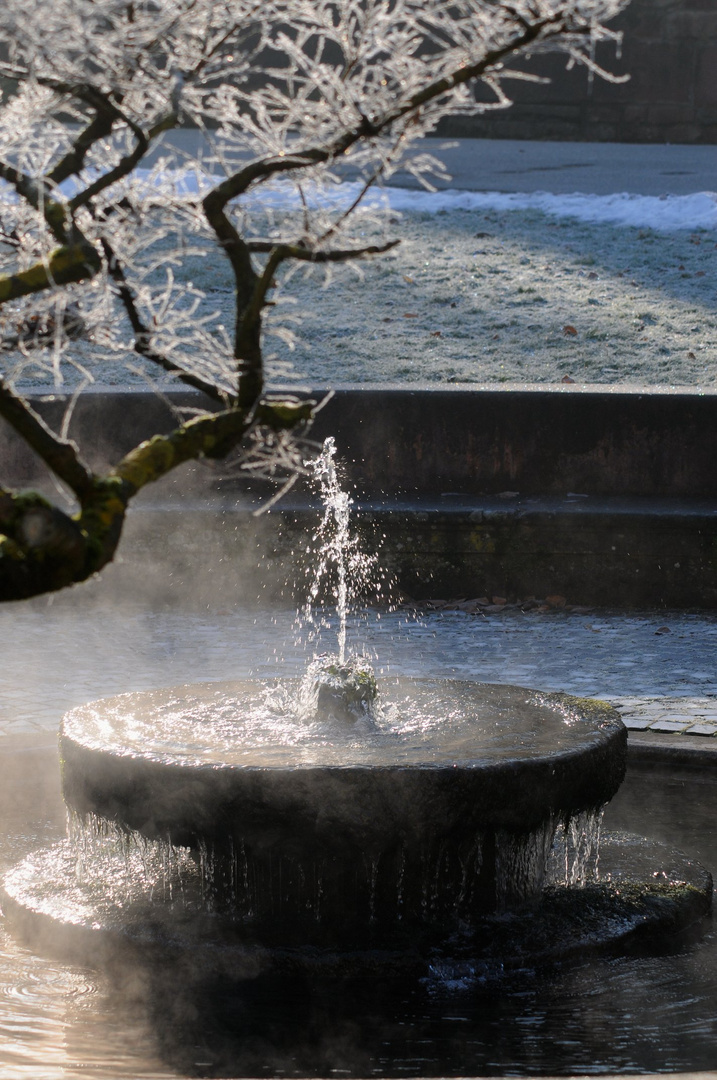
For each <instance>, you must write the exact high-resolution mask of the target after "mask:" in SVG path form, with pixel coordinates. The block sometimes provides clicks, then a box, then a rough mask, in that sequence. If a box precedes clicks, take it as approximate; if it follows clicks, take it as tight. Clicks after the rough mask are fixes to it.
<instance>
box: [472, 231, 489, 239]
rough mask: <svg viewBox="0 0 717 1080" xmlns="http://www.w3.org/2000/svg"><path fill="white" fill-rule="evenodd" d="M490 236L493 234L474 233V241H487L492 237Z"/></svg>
mask: <svg viewBox="0 0 717 1080" xmlns="http://www.w3.org/2000/svg"><path fill="white" fill-rule="evenodd" d="M492 235H493V234H492V233H489V232H477V233H475V239H476V240H487V239H489V238H490V237H492Z"/></svg>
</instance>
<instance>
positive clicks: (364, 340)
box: [0, 210, 717, 387]
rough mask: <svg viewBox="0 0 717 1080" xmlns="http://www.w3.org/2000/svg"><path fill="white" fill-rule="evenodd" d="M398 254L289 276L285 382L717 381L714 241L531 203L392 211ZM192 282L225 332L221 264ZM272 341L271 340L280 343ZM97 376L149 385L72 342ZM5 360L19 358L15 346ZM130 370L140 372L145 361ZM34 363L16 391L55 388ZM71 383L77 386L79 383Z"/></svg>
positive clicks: (279, 377)
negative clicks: (293, 334)
mask: <svg viewBox="0 0 717 1080" xmlns="http://www.w3.org/2000/svg"><path fill="white" fill-rule="evenodd" d="M391 230H392V233H393V235H396V236H400V237H401V238H402V243H401V245H400V246H399V247H398V248H397V249H396V251H395V253H393V254H391V255H389V256H384V257H382V258H380V259H376V260H375V261H373V262H371V263H370V264H367V265H365V266H364V277H363V280H357V277H356V275H355V273H353V272H352V271H351V270H348V269H347V268H346V267H342V268H340V271H339V272H337V273H336V275H335V277H334V280H333V281H332V283H331V284H330V285H329V287H328V288H323V287H322V285H321V277H320V276H318V277H314V278H313V279H311V280H308V281H307V280H304V279H302V278H301V277H300V276H299V275H297V276H295V277H294V278H293V279H292V282H291V285H290V287H289V288H287V290H286V294H287V295H291V296H293V297H295V298H296V305H295V306H292V307H289V306H288V305H281V306H280V307H279V308H277V311H280V312H281V311H284V312H286V313H289V314H293V313H296V314H301V316H302V323H301V326H300V327H299V328H298V332H299V340H298V342H297V345H296V348H295V349H294V350H293V352H290V351H289V349H288V348H287V346H286V345H284V344H283V343H280V344H279V351H278V360H279V361H280V362H279V364H277V365H275V366H274V368H273V378H274V381H276V382H281V383H284V384H285V383H286V381H287V370H286V367H285V364H286V362H287V361H289V362H291V365H292V370H291V372H290V374H289V376H288V377H289V378H293V379H297V380H300V381H301V382H302V383H308V384H312V385H314V386H321V385H326V384H327V383H332V384H335V383H337V382H338V383H364V382H379V383H380V382H388V383H442V382H450V383H456V382H465V383H473V384H476V383H477V384H495V383H511V382H520V383H525V382H528V383H558V382H561V381H568V380H573V381H575V382H577V383H602V384H606V383H607V384H640V385H642V384H649V385H663V386H665V385H666V386H670V385H673V386H692V387H697V386H703V387H711V386H714V385H715V383H717V365H715V359H716V355H717V354H716V350H717V305H716V301H717V267H716V266H715V261H716V255H717V252H716V250H715V249H717V233H715V232H713V231H707V230H701V231H699V232H694V233H690V232H687V231H681V232H672V233H665V232H658V231H653V230H651V229H638V228H635V227H624V226H619V227H618V226H614V225H608V224H586V223H584V222H581V221H578V220H575V219H570V218H558V219H556V218H553V217H550V216H548V215H546V214H545V213H542V212H540V211H536V210H513V211H480V212H479V211H472V210H448V211H439V212H437V213H425V212H407V213H404V214H401V215H398V214H394V216H393V218H392V221H391ZM190 273H191V277H192V280H193V281H194V282H195V283H196V284H197V285H199V286H200V287H201V288H203V289H206V290H208V292H209V297H210V300H211V301H212V303H214V304H217V305H218V306H219V307H220V308H221V309H222V312H223V316H224V317H225V318H226V319H227V324H228V325H229V324H230V311H231V290H230V281H229V279H228V276H227V274H226V272H225V269H224V267H223V266H222V265H218V263H217V260H216V258H215V257H213V256H212V257H209V258H205V259H197V260H195V261H194V262H193V264H192V265H191V267H190ZM272 347H273V348H275V347H276V346H275V344H272ZM73 348H75V349H76V351H77V355H78V357H79V358H80V359H81V360H82V361H83V363H85V364H87V365H88V367H89V368H90V369H91V370H92V373H93V375H94V377H95V378H96V380H97V382H99V383H104V384H119V383H128V382H137V381H141V379H142V376H141V375H139V374H137V373H134V374H128V373H127V370H126V368H125V367H124V366H123V365H122V364H121V363H119V362H114V363H104V364H102V365H99V364H97V363H95V362H94V361H93V357H92V349H91V346H90V345H89V344H88V343H78V344H76V345H73ZM0 363H2V366H3V367H4V369H5V370H7V369H8V368H9V367H10V366H11V365H12V363H13V356H12V354H9V353H6V354H4V357H2V358H1V359H0ZM132 363H133V364H134V365H135V366H137V360H136V358H133V359H132ZM51 379H52V376H51V374H48V372H47V371H40V370H33V368H32V367H29V368H26V369H25V373H24V376H23V380H22V381H23V383H35V384H38V383H39V384H44V383H47V382H50V381H51ZM70 381H72V380H70Z"/></svg>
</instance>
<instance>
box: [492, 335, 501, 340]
mask: <svg viewBox="0 0 717 1080" xmlns="http://www.w3.org/2000/svg"><path fill="white" fill-rule="evenodd" d="M492 340H493V341H500V334H493V338H492Z"/></svg>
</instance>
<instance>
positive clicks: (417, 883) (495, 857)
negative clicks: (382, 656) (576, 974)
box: [60, 679, 626, 940]
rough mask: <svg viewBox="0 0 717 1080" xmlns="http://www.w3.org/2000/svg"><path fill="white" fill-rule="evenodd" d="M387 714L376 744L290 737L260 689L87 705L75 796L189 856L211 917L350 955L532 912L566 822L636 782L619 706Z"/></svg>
mask: <svg viewBox="0 0 717 1080" xmlns="http://www.w3.org/2000/svg"><path fill="white" fill-rule="evenodd" d="M285 689H286V688H285ZM296 689H297V691H298V688H296ZM289 693H291V689H290V690H289ZM381 700H382V715H383V716H384V720H383V721H381V720H379V723H378V724H377V727H376V730H374V731H372V732H368V733H367V732H366V731H362V732H361V733H360V736H357V735H356V733H355V732H352V731H351V730H350V729H348V730H347V729H345V728H341V727H339V728H337V729H333V730H332V729H331V728H327V727H326V725H319V726H318V727H315V728H313V729H312V727H311V726H310V725H309V726H308V727H307V726H306V725H297V724H296V722H295V720H294V721H293V726H292V725H291V724H289V725H288V726H284V727H281V725H280V727H281V730H280V731H279V732H277V728H276V724H275V723H274V722H273V721H272V717H271V707H269V708H268V709H267V691H266V687H265V686H264V687H262V685H261V684H258V683H251V682H246V683H238V684H222V685H217V684H214V685H211V684H209V685H199V686H189V687H182V688H175V689H173V690H167V691H152V692H147V693H143V694H133V695H121V696H119V697H117V698H111V699H108V700H105V701H101V702H96V703H92V704H89V705H85V706H82V707H80V708H78V709H75V710H73V711H72V712H71V713H69V714H68V715H67V716H66V717H65V719H64V721H63V726H62V731H61V739H60V749H61V755H62V760H63V787H64V796H65V799H66V802H67V804H68V806H69V807H70V808H71V809H72V810H74V811H75V812H76V813H78V814H79V815H80V816H82V817H87V816H88V815H90V816H91V817H92V818H93V819H97V818H99V819H105V820H107V821H110V822H112V823H114V824H115V825H117V826H119V827H120V828H121V829H124V830H127V831H133V832H136V833H139V834H141V835H142V836H143V837H146V838H148V839H150V840H160V841H166V842H169V843H170V844H173V845H182V846H187V847H189V848H191V849H192V850H193V851H194V852H195V853H196V855H197V858H200V859H201V860H202V861H203V863H204V866H205V872H206V873H207V876H208V879H209V880H208V882H207V885H208V888H209V889H210V891H212V892H213V895H214V902H215V903H216V904H217V905H218V906H220V907H221V908H223V909H224V910H229V911H231V912H233V913H234V915H235V916H236V917H237V918H240V919H245V920H248V921H249V922H251V923H252V924H253V925H255V926H258V927H262V928H264V931H265V932H268V933H269V934H270V935H271V936H272V937H274V938H275V937H277V936H284V937H286V938H288V939H290V938H291V937H292V935H294V934H298V935H300V936H301V937H302V939H304V940H305V939H306V936H307V934H308V935H309V936H310V937H312V938H320V939H322V940H324V939H328V940H346V939H349V938H351V937H352V936H353V937H355V936H357V935H359V936H363V935H365V934H367V933H368V934H369V935H373V936H374V937H376V938H380V937H381V935H382V934H384V933H391V932H393V931H395V930H396V928H397V927H399V926H401V925H403V926H404V927H408V926H414V927H421V928H423V930H424V931H426V932H428V933H431V932H435V931H439V932H442V933H443V932H445V931H446V930H450V929H451V928H452V927H455V926H456V925H458V923H460V922H465V921H468V922H470V921H471V920H474V919H476V918H477V917H479V916H481V915H483V914H486V913H489V912H496V911H500V910H504V909H506V908H511V907H516V906H520V905H522V904H525V903H529V902H531V901H534V900H535V899H536V898H537V897H538V896H539V895H540V892H541V889H542V885H543V877H544V872H545V865H546V861H547V857H548V853H549V851H550V847H551V844H552V841H553V837H554V834H555V830H556V827H557V826H558V824H559V823H561V822H566V821H569V820H570V819H571V818H574V817H576V816H577V815H579V814H581V813H583V812H586V811H588V812H590V811H594V810H596V809H597V808H598V807H600V806H601V805H602V804H603V803H605V802H607V801H608V800H609V799H610V798H611V797H612V795H614V793H615V792H616V791H617V788H618V787H619V785H620V782H621V781H622V778H623V775H624V771H625V757H626V732H625V729H624V727H623V725H622V723H621V721H620V720H619V718H618V717H617V714H616V713H615V712H614V710H613V709H611V708H610V707H609V706H607V705H604V704H602V703H598V702H586V701H583V700H580V699H577V698H571V697H569V696H567V695H542V694H536V693H535V692H533V691H529V690H525V689H522V688H518V687H509V686H481V685H479V684H474V683H465V682H451V681H441V680H420V679H406V680H403V679H387V680H384V681H383V682H382V684H381ZM274 719H275V718H274Z"/></svg>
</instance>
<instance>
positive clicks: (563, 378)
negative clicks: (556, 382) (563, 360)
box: [560, 375, 575, 383]
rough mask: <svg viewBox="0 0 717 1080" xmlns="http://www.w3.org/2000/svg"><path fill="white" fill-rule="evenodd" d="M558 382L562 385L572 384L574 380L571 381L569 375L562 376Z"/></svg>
mask: <svg viewBox="0 0 717 1080" xmlns="http://www.w3.org/2000/svg"><path fill="white" fill-rule="evenodd" d="M560 381H561V382H564V383H574V382H575V379H571V378H570V376H569V375H563V377H562V379H561V380H560Z"/></svg>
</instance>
